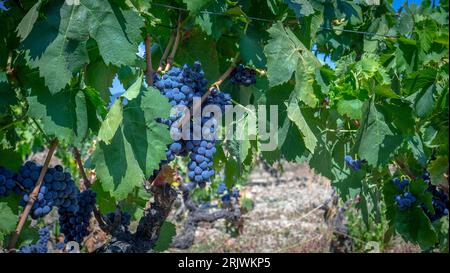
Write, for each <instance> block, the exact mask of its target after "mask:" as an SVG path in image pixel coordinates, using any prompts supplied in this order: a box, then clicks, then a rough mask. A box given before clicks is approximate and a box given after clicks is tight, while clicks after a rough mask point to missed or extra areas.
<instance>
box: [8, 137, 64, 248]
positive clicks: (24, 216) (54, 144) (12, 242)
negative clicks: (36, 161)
mask: <svg viewBox="0 0 450 273" xmlns="http://www.w3.org/2000/svg"><path fill="white" fill-rule="evenodd" d="M57 147H58V139H56V138H55V139H54V140H53V141H52V143H51V146H50V149H49V150H48V153H47V157H46V158H45V162H44V165H43V166H42V169H41V173H40V174H39V178H38V180H37V182H36V186H35V187H34V189H33V191H32V192H31V193H30V198H29V200H28V202H27V204H26V206H25V209H24V210H23V212H22V214H21V215H20V218H19V221H18V223H17V227H16V230H15V231H14V233H13V234H12V235H11V239H10V241H9V245H8V249H10V250H11V249H13V248H14V247H15V246H16V243H17V239H18V238H19V235H20V233H21V232H22V229H23V225H24V224H25V221H26V220H27V217H28V214H30V211H31V208H32V207H33V204H34V202H35V201H36V199H37V196H38V193H39V190H40V189H41V185H42V181H43V180H44V176H45V173H46V172H47V169H48V165H49V164H50V160H51V159H52V156H53V154H54V152H55V150H56V148H57Z"/></svg>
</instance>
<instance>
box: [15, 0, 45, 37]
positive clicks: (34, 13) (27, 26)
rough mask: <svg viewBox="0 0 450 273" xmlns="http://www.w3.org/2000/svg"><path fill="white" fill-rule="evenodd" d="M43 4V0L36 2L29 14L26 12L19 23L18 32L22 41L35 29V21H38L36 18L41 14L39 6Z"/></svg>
mask: <svg viewBox="0 0 450 273" xmlns="http://www.w3.org/2000/svg"><path fill="white" fill-rule="evenodd" d="M41 4H42V1H41V0H39V1H37V2H36V4H34V5H33V6H32V7H31V9H30V10H29V11H28V12H27V14H25V16H24V17H23V18H22V21H20V23H19V25H18V26H17V34H18V35H19V37H20V39H21V40H22V41H23V40H24V39H25V38H26V37H27V36H28V34H30V32H31V30H32V29H33V26H34V23H36V20H37V18H38V16H39V8H40V7H41Z"/></svg>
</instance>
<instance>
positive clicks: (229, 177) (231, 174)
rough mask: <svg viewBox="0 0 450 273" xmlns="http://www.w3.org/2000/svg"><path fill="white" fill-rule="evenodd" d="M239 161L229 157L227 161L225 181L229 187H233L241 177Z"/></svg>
mask: <svg viewBox="0 0 450 273" xmlns="http://www.w3.org/2000/svg"><path fill="white" fill-rule="evenodd" d="M238 168H239V167H238V163H237V162H236V160H234V159H232V158H229V159H228V160H227V161H226V163H225V178H224V180H223V182H224V183H225V185H226V186H227V188H229V189H231V188H232V187H233V186H234V185H235V184H236V182H237V181H238V177H239V169H238Z"/></svg>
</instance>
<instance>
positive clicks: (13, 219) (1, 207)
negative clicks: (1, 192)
mask: <svg viewBox="0 0 450 273" xmlns="http://www.w3.org/2000/svg"><path fill="white" fill-rule="evenodd" d="M16 224H17V215H16V214H15V213H13V211H12V210H11V208H10V207H9V206H8V203H5V202H0V233H3V234H7V233H10V232H12V231H13V230H14V229H15V228H16Z"/></svg>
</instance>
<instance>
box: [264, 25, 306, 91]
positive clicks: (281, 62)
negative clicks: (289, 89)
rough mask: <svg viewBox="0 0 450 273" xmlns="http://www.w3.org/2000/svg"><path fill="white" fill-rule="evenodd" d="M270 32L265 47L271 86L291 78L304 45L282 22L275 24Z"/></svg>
mask: <svg viewBox="0 0 450 273" xmlns="http://www.w3.org/2000/svg"><path fill="white" fill-rule="evenodd" d="M268 32H269V34H270V40H269V42H268V44H267V45H266V46H265V47H264V54H265V55H266V58H267V77H268V78H269V83H270V86H276V85H279V84H282V83H284V82H287V81H288V80H290V79H291V77H292V73H294V71H295V70H296V69H297V65H298V62H299V58H300V57H301V52H300V49H302V45H301V43H300V41H299V40H298V39H297V37H295V34H294V33H292V31H290V30H289V29H285V28H284V27H283V25H282V24H281V23H277V24H274V25H273V26H272V27H271V28H270V29H269V30H268Z"/></svg>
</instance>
